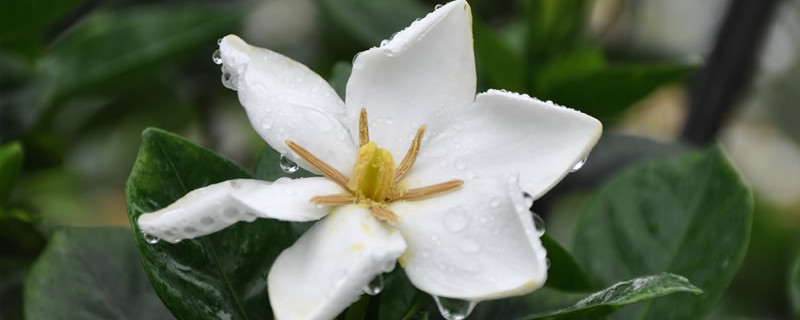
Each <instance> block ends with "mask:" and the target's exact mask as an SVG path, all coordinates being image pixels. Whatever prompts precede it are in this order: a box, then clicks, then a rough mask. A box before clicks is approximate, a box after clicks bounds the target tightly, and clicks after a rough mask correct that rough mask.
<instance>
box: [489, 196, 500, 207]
mask: <svg viewBox="0 0 800 320" xmlns="http://www.w3.org/2000/svg"><path fill="white" fill-rule="evenodd" d="M489 205H490V206H492V208H497V207H499V206H500V198H498V197H492V200H491V202H489Z"/></svg>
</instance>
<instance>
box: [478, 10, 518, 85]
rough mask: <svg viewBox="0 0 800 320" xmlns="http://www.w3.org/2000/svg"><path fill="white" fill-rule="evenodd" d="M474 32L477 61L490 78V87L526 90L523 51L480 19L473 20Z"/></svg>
mask: <svg viewBox="0 0 800 320" xmlns="http://www.w3.org/2000/svg"><path fill="white" fill-rule="evenodd" d="M472 33H473V36H474V37H475V63H476V64H477V68H478V70H480V71H481V73H482V75H485V77H486V78H487V79H488V80H489V83H490V87H492V88H502V89H506V90H509V91H514V92H523V91H525V63H524V62H523V60H522V53H521V52H518V51H516V50H514V48H513V47H512V46H511V44H510V43H508V41H507V40H506V39H505V38H504V37H502V36H500V35H499V34H497V33H496V32H494V30H492V29H491V28H489V27H488V26H485V25H483V23H481V22H480V20H478V19H473V21H472Z"/></svg>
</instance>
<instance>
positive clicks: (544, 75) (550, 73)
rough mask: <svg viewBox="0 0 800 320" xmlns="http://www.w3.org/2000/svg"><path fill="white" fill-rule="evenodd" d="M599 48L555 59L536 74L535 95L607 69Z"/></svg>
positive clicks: (567, 54)
mask: <svg viewBox="0 0 800 320" xmlns="http://www.w3.org/2000/svg"><path fill="white" fill-rule="evenodd" d="M607 64H608V63H607V62H606V58H605V55H604V54H603V52H602V51H601V50H600V49H599V48H587V49H582V50H576V51H573V52H568V53H564V54H561V55H559V56H556V57H553V58H552V59H551V60H550V61H548V62H547V64H544V65H542V66H541V68H539V70H538V72H537V73H536V74H534V75H533V76H534V77H535V83H534V93H535V94H536V95H537V96H538V95H540V94H543V93H546V92H547V90H550V89H551V88H552V87H553V86H555V85H558V84H560V83H563V82H567V81H571V80H574V79H578V78H583V77H586V76H588V75H590V74H592V73H594V72H597V71H598V70H601V69H603V68H604V67H606V65H607Z"/></svg>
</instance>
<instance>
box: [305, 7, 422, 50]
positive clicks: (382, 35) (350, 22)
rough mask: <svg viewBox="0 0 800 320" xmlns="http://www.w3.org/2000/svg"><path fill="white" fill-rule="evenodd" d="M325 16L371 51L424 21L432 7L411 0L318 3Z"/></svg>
mask: <svg viewBox="0 0 800 320" xmlns="http://www.w3.org/2000/svg"><path fill="white" fill-rule="evenodd" d="M317 3H319V5H320V9H321V12H322V14H323V15H325V16H326V17H327V18H329V19H330V20H331V21H332V22H333V23H334V25H336V26H337V27H339V28H340V29H342V30H343V31H344V33H345V34H347V36H348V37H351V38H352V39H354V40H356V41H357V42H358V44H359V45H360V46H362V47H365V48H369V47H372V46H376V45H378V44H379V43H381V41H382V40H384V39H389V38H390V37H391V36H392V34H394V33H395V32H398V31H400V30H403V28H405V27H406V26H408V24H409V22H410V21H414V19H417V18H422V17H424V16H425V14H426V13H428V11H430V8H428V7H426V6H423V5H421V4H420V3H419V2H416V1H410V0H395V1H386V0H378V1H358V0H317Z"/></svg>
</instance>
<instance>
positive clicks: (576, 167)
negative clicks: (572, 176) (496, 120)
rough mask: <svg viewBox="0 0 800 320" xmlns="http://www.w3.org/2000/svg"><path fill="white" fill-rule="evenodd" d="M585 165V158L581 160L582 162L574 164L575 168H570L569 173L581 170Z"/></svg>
mask: <svg viewBox="0 0 800 320" xmlns="http://www.w3.org/2000/svg"><path fill="white" fill-rule="evenodd" d="M585 163H586V158H583V160H581V161H578V163H576V164H575V166H573V167H572V170H570V172H575V171H578V170H580V169H581V168H583V165H584V164H585Z"/></svg>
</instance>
